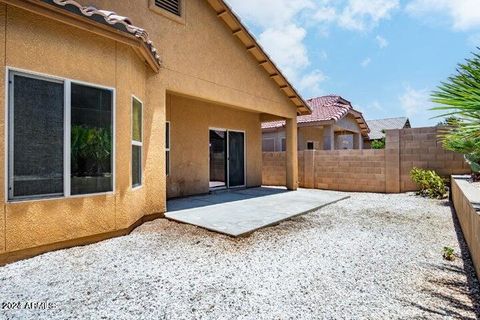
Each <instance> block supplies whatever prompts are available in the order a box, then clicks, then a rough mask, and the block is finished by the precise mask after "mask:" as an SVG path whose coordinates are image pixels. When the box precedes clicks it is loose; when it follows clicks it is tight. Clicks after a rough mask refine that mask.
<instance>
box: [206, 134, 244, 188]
mask: <svg viewBox="0 0 480 320" xmlns="http://www.w3.org/2000/svg"><path fill="white" fill-rule="evenodd" d="M210 131H223V132H225V136H226V144H227V147H226V149H225V157H226V158H225V162H226V167H227V168H226V169H227V170H226V176H225V180H226V181H225V186H222V187H213V188H210V185H209V186H208V188H209V190H223V189H239V188H245V187H246V186H247V132H246V131H245V130H239V129H226V128H218V127H208V132H207V133H208V145H207V147H208V183H209V184H210ZM229 132H239V133H243V185H241V186H234V187H230V137H229V135H228V133H229Z"/></svg>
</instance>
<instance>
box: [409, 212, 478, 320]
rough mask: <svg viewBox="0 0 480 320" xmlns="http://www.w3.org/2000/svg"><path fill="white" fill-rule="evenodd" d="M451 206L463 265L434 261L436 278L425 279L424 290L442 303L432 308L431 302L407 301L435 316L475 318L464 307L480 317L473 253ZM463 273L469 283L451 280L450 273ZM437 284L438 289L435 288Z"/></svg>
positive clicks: (432, 266) (433, 267)
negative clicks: (465, 312)
mask: <svg viewBox="0 0 480 320" xmlns="http://www.w3.org/2000/svg"><path fill="white" fill-rule="evenodd" d="M450 207H451V212H452V219H453V223H454V226H455V232H456V234H457V239H458V243H459V246H460V250H461V254H460V257H459V258H458V259H461V260H462V264H463V268H462V267H460V266H456V265H452V264H450V263H447V262H444V263H443V264H441V265H434V264H432V265H431V268H432V269H435V270H433V272H432V274H434V275H436V276H434V278H433V277H432V278H430V279H427V280H426V283H425V288H424V292H425V293H426V294H428V295H429V296H431V297H432V298H434V299H439V300H441V301H443V303H442V306H441V307H438V308H432V307H431V306H426V305H423V304H422V303H420V302H418V301H405V302H406V303H408V304H410V305H411V306H414V307H416V308H418V309H420V310H422V311H423V312H426V313H430V314H431V315H432V316H442V317H453V318H458V319H474V318H466V317H465V316H464V315H463V314H462V311H470V312H474V313H475V315H476V318H477V319H478V318H480V286H479V282H478V279H477V276H476V274H475V267H474V266H473V262H472V259H471V256H470V252H469V250H468V247H467V243H466V242H465V238H464V237H463V233H462V229H461V228H460V223H459V221H458V218H457V215H456V213H455V209H454V208H453V206H450ZM452 274H460V275H463V276H465V277H466V278H467V283H465V282H464V281H458V280H452V279H451V277H449V275H452ZM432 288H435V289H432ZM459 295H468V297H469V298H470V302H471V303H468V302H467V301H463V300H462V299H459V298H457V297H458V296H459Z"/></svg>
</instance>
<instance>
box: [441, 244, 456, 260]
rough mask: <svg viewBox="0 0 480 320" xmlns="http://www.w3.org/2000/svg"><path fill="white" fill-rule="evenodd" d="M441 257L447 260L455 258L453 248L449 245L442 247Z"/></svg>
mask: <svg viewBox="0 0 480 320" xmlns="http://www.w3.org/2000/svg"><path fill="white" fill-rule="evenodd" d="M442 256H443V258H444V259H445V260H448V261H453V260H455V250H453V249H452V248H450V247H443V255H442Z"/></svg>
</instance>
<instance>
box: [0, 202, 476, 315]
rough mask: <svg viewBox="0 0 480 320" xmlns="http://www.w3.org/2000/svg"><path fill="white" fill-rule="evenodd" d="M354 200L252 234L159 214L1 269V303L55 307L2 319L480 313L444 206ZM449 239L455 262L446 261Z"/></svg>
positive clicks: (461, 247) (460, 244)
mask: <svg viewBox="0 0 480 320" xmlns="http://www.w3.org/2000/svg"><path fill="white" fill-rule="evenodd" d="M350 195H351V198H350V199H348V200H344V201H341V202H339V203H336V204H334V205H331V206H328V207H326V208H323V209H321V210H319V211H317V212H314V213H311V214H308V215H305V216H301V217H297V218H295V219H292V220H290V221H287V222H284V223H282V224H280V225H278V226H275V227H270V228H267V229H264V230H261V231H258V232H256V233H254V234H253V235H251V236H250V237H247V238H242V239H232V238H228V237H226V236H222V235H218V234H214V233H211V232H208V231H205V230H202V229H199V228H196V227H192V226H189V225H183V224H177V223H174V222H169V221H166V220H163V219H160V220H156V221H153V222H150V223H147V224H144V225H143V226H141V227H139V228H138V229H136V230H135V231H134V232H133V233H132V234H131V235H129V236H125V237H121V238H116V239H111V240H107V241H103V242H101V243H98V244H94V245H89V246H85V247H77V248H72V249H68V250H61V251H56V252H51V253H47V254H44V255H42V256H38V257H36V258H33V259H29V260H25V261H20V262H17V263H14V264H10V265H7V266H5V267H1V268H0V288H1V290H0V302H15V301H21V302H22V303H25V302H29V301H33V302H34V301H40V302H46V301H48V302H50V303H52V304H53V306H54V308H53V309H50V310H26V309H22V310H13V311H12V310H9V311H7V310H0V317H2V316H3V317H5V318H8V319H9V318H12V319H13V318H18V319H28V318H31V319H42V318H43V319H78V318H83V319H100V318H105V319H107V318H108V319H128V318H153V319H313V318H315V319H318V318H327V319H329V318H335V319H338V318H346V319H351V318H354V319H360V318H368V319H386V318H396V319H405V318H428V319H432V318H433V319H436V318H462V319H469V318H471V319H475V318H476V311H477V312H478V306H477V301H478V283H477V280H476V278H475V277H474V275H473V269H472V266H471V262H470V260H469V257H468V253H466V251H465V246H464V244H463V240H461V239H460V240H458V238H457V234H456V227H455V223H454V221H452V213H451V209H450V207H449V206H448V202H446V201H436V200H427V199H422V198H418V197H416V196H414V195H413V194H401V195H382V194H359V193H352V194H350ZM444 246H450V247H452V248H454V249H455V252H456V253H457V254H458V256H459V258H457V259H456V260H455V261H454V262H448V261H445V260H443V259H442V248H443V247H444ZM22 307H23V305H22ZM477 314H478V313H477Z"/></svg>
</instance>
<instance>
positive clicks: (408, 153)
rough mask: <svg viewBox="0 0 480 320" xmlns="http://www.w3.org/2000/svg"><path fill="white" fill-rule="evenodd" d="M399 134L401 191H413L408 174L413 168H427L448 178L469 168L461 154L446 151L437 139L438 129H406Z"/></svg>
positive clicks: (465, 171) (413, 186)
mask: <svg viewBox="0 0 480 320" xmlns="http://www.w3.org/2000/svg"><path fill="white" fill-rule="evenodd" d="M399 132H400V162H401V165H400V181H401V189H402V191H411V190H415V189H416V188H415V184H414V183H413V182H412V181H411V180H410V177H409V173H410V170H412V168H413V167H418V168H425V169H426V168H428V169H433V170H435V171H437V172H438V173H439V174H440V175H442V176H445V177H448V176H450V175H452V174H464V173H467V172H469V170H470V168H469V166H468V165H467V164H466V162H465V160H464V159H463V156H462V155H461V154H456V153H454V152H450V151H446V150H444V149H443V148H442V143H441V141H439V139H438V137H437V136H438V128H436V127H431V128H415V129H411V128H406V129H402V130H400V131H399Z"/></svg>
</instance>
